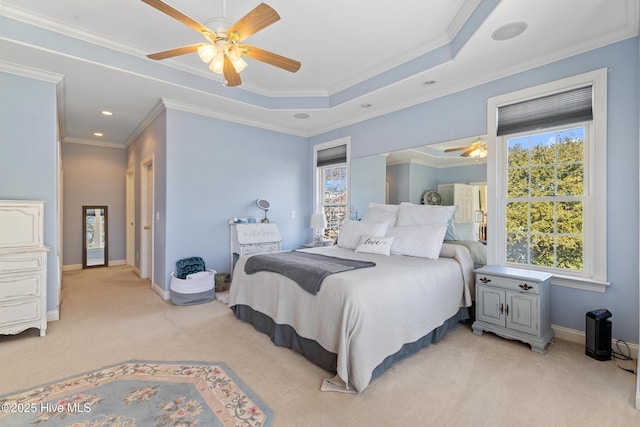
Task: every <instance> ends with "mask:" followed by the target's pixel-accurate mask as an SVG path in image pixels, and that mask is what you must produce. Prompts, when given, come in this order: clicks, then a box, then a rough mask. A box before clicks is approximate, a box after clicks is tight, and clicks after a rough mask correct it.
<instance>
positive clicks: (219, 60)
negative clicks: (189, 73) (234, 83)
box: [209, 51, 224, 74]
mask: <svg viewBox="0 0 640 427" xmlns="http://www.w3.org/2000/svg"><path fill="white" fill-rule="evenodd" d="M209 69H210V70H211V71H213V72H214V73H216V74H222V70H223V69H224V52H221V51H218V53H217V54H216V56H215V57H214V58H213V60H212V61H211V64H209Z"/></svg>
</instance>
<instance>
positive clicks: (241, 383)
mask: <svg viewBox="0 0 640 427" xmlns="http://www.w3.org/2000/svg"><path fill="white" fill-rule="evenodd" d="M125 363H147V364H154V363H155V364H162V363H175V364H179V363H182V364H192V365H219V366H221V367H223V368H224V370H225V372H226V373H227V375H229V376H230V377H231V378H232V379H233V381H235V382H236V384H238V385H239V386H240V387H242V391H244V392H245V393H246V395H247V396H248V397H249V398H250V399H251V400H253V401H254V402H256V404H259V405H260V409H262V410H263V411H264V412H265V413H266V414H267V421H266V422H265V423H264V424H263V426H264V427H269V426H270V425H271V423H272V421H273V418H274V415H273V411H272V410H271V408H270V407H269V406H268V405H267V404H266V403H265V402H264V401H263V400H262V399H261V398H260V397H259V396H258V395H257V394H256V393H255V392H254V391H253V389H252V388H251V387H249V386H248V385H246V384H245V382H244V381H242V380H241V379H240V378H239V377H238V375H236V373H235V371H234V370H233V369H231V368H230V367H229V365H227V364H226V363H224V362H210V361H206V362H204V361H201V360H198V361H193V360H191V361H189V360H161V361H160V360H139V359H131V360H125V361H123V362H117V363H112V364H110V365H105V366H103V367H101V368H94V369H91V370H89V371H86V372H83V373H79V374H74V375H70V376H68V377H66V378H59V379H57V380H54V381H51V382H48V383H43V384H37V385H35V386H33V387H28V388H25V389H22V390H18V391H12V392H9V393H7V394H3V395H1V396H0V399H4V398H5V397H9V396H13V395H14V394H19V393H24V392H26V391H29V390H33V389H34V388H38V387H46V386H48V385H52V384H57V383H59V382H62V381H67V380H70V379H71V378H76V377H80V376H84V375H88V374H90V373H92V372H95V371H99V370H101V369H107V368H113V367H114V366H119V365H123V364H125Z"/></svg>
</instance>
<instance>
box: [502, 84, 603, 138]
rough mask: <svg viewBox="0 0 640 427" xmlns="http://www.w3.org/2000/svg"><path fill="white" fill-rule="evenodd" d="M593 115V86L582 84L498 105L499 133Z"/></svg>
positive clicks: (545, 126)
mask: <svg viewBox="0 0 640 427" xmlns="http://www.w3.org/2000/svg"><path fill="white" fill-rule="evenodd" d="M592 119H593V89H592V86H591V85H589V86H585V87H581V88H578V89H572V90H569V91H566V92H560V93H554V94H552V95H547V96H543V97H540V98H535V99H529V100H527V101H522V102H517V103H515V104H510V105H504V106H501V107H498V136H501V135H509V134H514V133H519V132H526V131H531V130H536V129H542V128H550V127H556V126H562V125H566V124H571V123H578V122H585V121H590V120H592Z"/></svg>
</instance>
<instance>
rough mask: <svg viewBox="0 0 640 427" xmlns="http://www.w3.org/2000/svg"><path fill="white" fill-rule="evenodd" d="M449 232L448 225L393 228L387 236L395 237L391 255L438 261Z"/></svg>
mask: <svg viewBox="0 0 640 427" xmlns="http://www.w3.org/2000/svg"><path fill="white" fill-rule="evenodd" d="M446 232H447V223H446V222H445V223H444V224H425V225H406V226H401V227H393V228H391V229H389V231H388V232H387V236H390V237H391V236H392V237H395V240H394V241H393V245H392V246H391V253H394V254H399V255H409V256H415V257H421V258H429V259H438V257H439V256H440V249H442V243H443V242H444V235H445V233H446Z"/></svg>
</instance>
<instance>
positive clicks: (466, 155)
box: [460, 148, 475, 157]
mask: <svg viewBox="0 0 640 427" xmlns="http://www.w3.org/2000/svg"><path fill="white" fill-rule="evenodd" d="M473 150H475V148H470V149H468V150H467V151H465V152H464V153H462V154H460V156H461V157H469V154H471V152H472V151H473Z"/></svg>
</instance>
